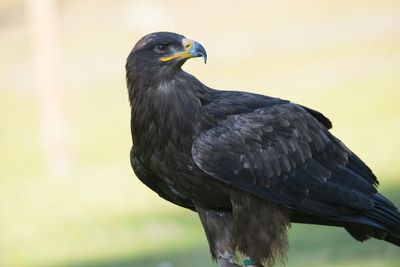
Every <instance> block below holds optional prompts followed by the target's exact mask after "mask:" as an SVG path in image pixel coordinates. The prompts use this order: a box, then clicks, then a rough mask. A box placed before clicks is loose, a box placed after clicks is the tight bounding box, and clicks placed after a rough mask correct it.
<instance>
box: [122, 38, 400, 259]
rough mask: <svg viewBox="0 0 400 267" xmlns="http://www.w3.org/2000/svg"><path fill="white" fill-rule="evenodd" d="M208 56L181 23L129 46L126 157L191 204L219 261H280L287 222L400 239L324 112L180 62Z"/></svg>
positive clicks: (393, 212) (162, 189)
mask: <svg viewBox="0 0 400 267" xmlns="http://www.w3.org/2000/svg"><path fill="white" fill-rule="evenodd" d="M199 56H202V57H204V58H205V59H206V52H205V50H204V48H203V47H202V46H201V45H200V44H199V43H197V42H194V41H191V40H189V39H186V38H185V37H184V36H182V35H178V34H175V33H167V32H159V33H153V34H149V35H147V36H145V37H143V38H142V39H141V40H140V41H139V42H138V43H137V44H136V46H135V47H134V49H133V50H132V52H131V53H130V55H129V57H128V60H127V64H126V71H127V85H128V92H129V100H130V104H131V131H132V141H133V146H132V149H131V164H132V167H133V169H134V171H135V173H136V175H137V177H138V178H139V179H140V180H141V181H142V182H143V183H145V184H146V185H147V186H148V187H150V188H151V189H152V190H154V191H155V192H157V193H158V194H159V195H160V196H161V197H162V198H164V199H166V200H168V201H170V202H172V203H174V204H177V205H179V206H182V207H185V208H188V209H191V210H193V211H196V212H197V213H198V214H199V217H200V220H201V222H202V224H203V227H204V230H205V233H206V236H207V239H208V242H209V245H210V251H211V254H212V256H213V258H214V259H215V260H216V261H217V262H218V264H219V266H221V267H222V266H223V267H231V266H238V265H237V263H235V259H236V257H235V255H237V254H238V253H239V254H242V255H243V256H244V257H248V258H250V259H251V261H252V262H253V264H254V265H255V266H259V267H261V266H264V265H268V266H270V265H273V264H274V262H275V261H276V260H280V259H284V258H285V252H286V251H287V248H288V242H287V230H288V227H289V226H290V223H291V222H295V223H310V224H322V225H330V226H339V227H344V228H345V229H346V230H347V231H348V232H349V233H350V234H351V235H352V236H353V237H354V238H355V239H357V240H359V241H364V240H366V239H368V238H371V237H372V238H378V239H383V240H386V241H388V242H391V243H393V244H395V245H397V246H399V245H400V213H399V212H398V210H397V208H396V207H395V206H394V205H393V204H392V203H391V202H390V201H389V200H387V199H386V198H385V197H384V196H382V195H381V194H379V193H378V192H377V190H376V186H377V184H378V181H377V179H376V177H375V175H374V174H373V173H372V171H371V170H370V169H369V168H368V167H367V166H366V165H365V164H364V163H363V162H362V161H361V160H360V159H359V158H358V157H357V156H356V155H355V154H354V153H353V152H351V151H350V150H349V149H348V148H347V147H346V146H345V145H343V144H342V143H341V142H340V141H339V140H338V139H337V138H336V137H334V136H333V135H332V134H331V133H330V132H329V129H330V128H331V127H332V124H331V122H330V121H329V120H328V119H327V118H326V117H325V116H323V115H322V114H321V113H319V112H317V111H315V110H312V109H310V108H307V107H304V106H301V105H297V104H294V103H291V102H289V101H286V100H282V99H278V98H272V97H268V96H262V95H257V94H251V93H246V92H233V91H218V90H214V89H211V88H209V87H207V86H205V85H204V84H202V83H201V82H200V81H199V80H197V79H196V78H195V77H194V76H192V75H190V74H188V73H186V72H184V71H183V70H182V69H181V66H182V65H183V64H184V62H185V61H186V60H187V59H188V58H191V57H199Z"/></svg>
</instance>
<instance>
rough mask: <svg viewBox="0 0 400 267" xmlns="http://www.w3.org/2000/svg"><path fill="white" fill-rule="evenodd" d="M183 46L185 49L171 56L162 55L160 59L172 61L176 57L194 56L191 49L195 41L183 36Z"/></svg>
mask: <svg viewBox="0 0 400 267" xmlns="http://www.w3.org/2000/svg"><path fill="white" fill-rule="evenodd" d="M182 46H183V47H184V48H185V50H184V51H181V52H177V53H175V54H173V55H171V56H167V57H161V58H160V60H161V61H164V62H165V61H170V60H172V59H175V58H190V57H192V54H191V53H190V49H192V46H193V41H192V40H190V39H187V38H183V39H182Z"/></svg>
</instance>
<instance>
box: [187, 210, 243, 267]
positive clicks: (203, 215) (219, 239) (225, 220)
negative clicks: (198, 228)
mask: <svg viewBox="0 0 400 267" xmlns="http://www.w3.org/2000/svg"><path fill="white" fill-rule="evenodd" d="M195 206H196V209H197V212H198V214H199V217H200V220H201V223H202V224H203V228H204V231H205V233H206V236H207V240H208V244H209V246H210V252H211V255H212V257H213V259H214V260H216V261H217V263H218V266H219V267H240V265H237V264H236V263H235V247H234V243H233V237H232V233H233V232H232V231H233V218H232V213H231V212H228V211H218V210H209V209H205V208H203V207H201V206H197V205H195Z"/></svg>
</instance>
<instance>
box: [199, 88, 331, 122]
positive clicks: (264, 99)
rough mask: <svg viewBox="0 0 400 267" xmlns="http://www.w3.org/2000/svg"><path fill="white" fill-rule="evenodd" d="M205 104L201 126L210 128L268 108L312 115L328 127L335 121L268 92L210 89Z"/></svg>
mask: <svg viewBox="0 0 400 267" xmlns="http://www.w3.org/2000/svg"><path fill="white" fill-rule="evenodd" d="M201 102H202V107H201V110H200V116H199V124H200V126H199V129H208V128H210V127H213V126H217V125H218V124H219V123H223V122H224V121H225V120H227V119H232V116H235V118H238V117H246V118H255V117H264V116H265V115H266V114H267V113H268V112H271V113H273V112H274V111H275V112H276V111H278V110H279V113H281V116H282V115H285V114H286V115H287V116H291V114H293V113H296V112H297V113H302V114H307V115H311V117H313V118H314V119H315V120H316V121H318V122H319V123H320V124H322V125H323V126H324V127H325V128H327V129H330V128H332V123H331V121H330V120H329V119H328V118H327V117H325V116H324V115H323V114H322V113H320V112H318V111H316V110H314V109H311V108H308V107H305V106H303V105H298V104H295V103H293V102H290V101H288V100H285V99H280V98H276V97H271V96H265V95H260V94H255V93H248V92H242V91H217V90H210V92H209V94H208V95H207V97H205V98H203V100H201Z"/></svg>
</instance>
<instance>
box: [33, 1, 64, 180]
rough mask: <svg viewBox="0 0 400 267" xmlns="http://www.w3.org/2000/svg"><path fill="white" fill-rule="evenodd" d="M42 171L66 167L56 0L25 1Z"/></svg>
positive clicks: (57, 172)
mask: <svg viewBox="0 0 400 267" xmlns="http://www.w3.org/2000/svg"><path fill="white" fill-rule="evenodd" d="M26 1H27V3H26V6H27V15H28V16H27V17H28V20H27V23H28V25H29V27H30V29H31V36H32V54H33V61H34V77H35V81H36V89H37V97H38V105H39V111H40V121H41V137H42V140H41V141H42V146H43V155H44V162H45V169H46V171H47V172H48V173H49V174H50V175H52V176H61V175H64V174H65V173H66V171H68V169H69V167H70V154H71V153H70V142H69V127H68V126H69V124H68V121H67V119H66V116H65V114H64V109H63V101H64V99H65V98H63V97H62V86H61V84H60V79H59V64H58V63H59V51H58V40H57V22H58V21H57V9H56V0H26Z"/></svg>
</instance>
